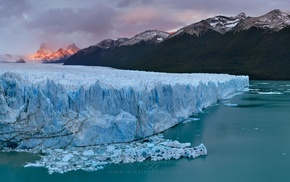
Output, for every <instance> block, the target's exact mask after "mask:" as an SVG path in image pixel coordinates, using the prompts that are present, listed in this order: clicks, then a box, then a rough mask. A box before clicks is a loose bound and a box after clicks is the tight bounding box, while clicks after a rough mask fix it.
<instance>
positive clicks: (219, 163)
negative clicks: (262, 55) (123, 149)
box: [0, 81, 290, 182]
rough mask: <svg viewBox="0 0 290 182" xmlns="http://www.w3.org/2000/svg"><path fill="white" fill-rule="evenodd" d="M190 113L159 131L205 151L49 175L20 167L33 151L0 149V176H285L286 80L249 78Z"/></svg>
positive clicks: (289, 88)
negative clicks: (241, 87)
mask: <svg viewBox="0 0 290 182" xmlns="http://www.w3.org/2000/svg"><path fill="white" fill-rule="evenodd" d="M193 117H194V118H195V119H193V121H191V122H185V123H182V124H180V125H178V126H176V127H174V128H171V129H170V130H168V131H166V132H164V136H165V138H169V139H174V140H178V141H180V142H191V143H192V145H193V146H196V145H199V144H200V143H204V144H205V146H206V147H207V149H208V155H207V156H204V157H199V158H197V159H180V160H170V161H158V162H151V161H145V162H144V163H133V164H114V165H107V166H105V168H104V169H103V170H99V171H95V172H85V171H73V172H68V173H65V174H55V173H54V174H52V175H49V174H48V173H47V170H46V169H44V168H24V167H23V165H24V164H25V163H26V162H27V161H33V160H36V159H37V158H38V157H37V156H35V155H31V154H25V153H15V152H12V153H0V176H1V178H2V180H1V181H3V182H8V181H9V182H10V181H11V182H12V181H15V182H21V181H29V182H31V181H42V182H58V181H62V182H63V181H70V182H71V181H82V182H86V181H90V182H98V181H106V182H110V181H124V182H125V181H126V182H127V181H138V182H145V181H146V182H147V181H148V182H149V181H150V182H155V181H156V182H157V181H167V182H171V181H180V182H181V181H198V182H207V181H209V182H212V181H214V182H225V181H235V182H239V181H241V182H245V181H247V182H250V181H253V182H264V181H279V182H284V181H285V182H286V181H287V182H288V181H290V172H289V170H290V140H289V139H290V81H251V83H250V90H249V91H248V92H245V93H243V94H240V95H237V96H235V97H234V98H232V99H230V100H224V101H220V102H219V103H217V104H216V105H214V106H211V107H209V108H207V109H205V110H204V111H203V112H202V113H199V114H197V115H195V116H193ZM196 118H197V119H196Z"/></svg>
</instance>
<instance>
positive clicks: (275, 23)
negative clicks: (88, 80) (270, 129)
mask: <svg viewBox="0 0 290 182" xmlns="http://www.w3.org/2000/svg"><path fill="white" fill-rule="evenodd" d="M288 40H290V15H289V14H287V13H284V12H282V11H280V10H278V9H276V10H273V11H271V12H269V13H267V14H265V15H262V16H258V17H249V16H246V14H245V13H240V14H238V15H237V16H232V17H227V16H215V17H212V18H208V19H205V20H201V21H199V22H197V23H193V24H191V25H188V26H185V27H183V28H181V29H179V30H178V31H176V32H175V33H172V34H169V33H166V32H162V31H158V30H147V31H145V32H142V33H140V34H137V35H136V36H134V37H132V38H129V39H128V38H121V39H117V40H111V39H107V40H104V41H101V42H100V43H98V44H96V45H94V46H90V47H88V48H85V49H82V50H80V51H78V52H77V53H76V54H74V55H72V56H71V57H69V58H68V59H67V60H66V62H65V63H64V64H65V65H88V66H109V67H114V68H119V69H133V70H145V71H159V72H177V73H184V72H186V73H188V72H189V73H193V72H198V73H208V72H209V73H229V74H246V75H249V76H250V78H251V79H263V80H265V79H271V80H273V79H280V80H286V79H290V74H289V73H290V51H289V47H290V42H289V41H288Z"/></svg>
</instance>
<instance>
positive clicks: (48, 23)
mask: <svg viewBox="0 0 290 182" xmlns="http://www.w3.org/2000/svg"><path fill="white" fill-rule="evenodd" d="M273 9H280V10H282V11H284V12H286V13H290V1H289V0H271V1H265V0H240V1H235V0H0V55H2V54H13V55H28V54H33V53H35V52H36V51H37V50H38V48H39V46H40V44H41V43H47V44H49V45H50V46H51V47H53V48H55V49H57V48H59V47H66V46H67V45H69V44H71V43H75V44H76V45H77V46H78V47H80V48H85V47H88V46H90V45H95V44H97V43H98V42H100V41H101V40H104V39H108V38H111V39H117V38H120V37H132V36H134V35H136V34H138V33H140V32H143V31H145V30H151V29H156V30H162V31H173V30H176V29H178V28H181V27H183V26H185V25H189V24H192V23H195V22H197V21H200V20H201V19H205V18H209V17H212V16H216V15H225V16H235V15H237V14H239V13H241V12H244V13H246V15H247V16H260V15H263V14H266V13H268V12H269V11H271V10H273Z"/></svg>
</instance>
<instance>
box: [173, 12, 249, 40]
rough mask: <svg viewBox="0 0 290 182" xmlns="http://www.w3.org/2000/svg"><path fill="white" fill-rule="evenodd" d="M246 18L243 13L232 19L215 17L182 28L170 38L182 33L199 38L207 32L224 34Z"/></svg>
mask: <svg viewBox="0 0 290 182" xmlns="http://www.w3.org/2000/svg"><path fill="white" fill-rule="evenodd" d="M248 18H249V17H247V16H246V14H245V13H240V14H238V15H237V16H233V17H226V16H215V17H212V18H208V19H205V20H201V21H200V22H197V23H193V24H191V25H188V26H186V27H183V28H181V29H179V30H178V31H177V32H175V33H174V34H172V35H170V38H172V37H175V36H178V35H181V34H184V33H186V34H189V35H195V36H200V35H202V34H203V33H205V32H207V31H209V30H212V31H216V32H219V33H221V34H224V33H226V32H228V31H231V30H232V29H233V28H234V27H235V26H236V25H237V24H238V23H240V22H242V21H244V20H246V19H248Z"/></svg>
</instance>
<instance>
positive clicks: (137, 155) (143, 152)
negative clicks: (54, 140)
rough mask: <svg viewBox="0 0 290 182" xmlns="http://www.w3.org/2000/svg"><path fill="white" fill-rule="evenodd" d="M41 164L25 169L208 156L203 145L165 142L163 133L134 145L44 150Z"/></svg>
mask: <svg viewBox="0 0 290 182" xmlns="http://www.w3.org/2000/svg"><path fill="white" fill-rule="evenodd" d="M42 153H44V155H42V156H41V159H40V160H39V161H36V162H34V163H28V164H26V165H25V167H45V168H47V169H48V173H49V174H52V173H65V172H68V171H73V170H79V169H82V170H85V171H96V170H99V169H103V168H104V165H107V164H113V163H114V164H117V163H133V162H143V161H144V160H151V161H159V160H170V159H179V158H181V157H187V158H196V157H198V156H202V155H207V149H206V147H205V146H204V145H203V144H200V145H199V146H196V147H191V144H190V143H180V142H178V141H172V140H169V139H164V138H163V136H162V135H161V134H159V135H156V136H152V137H149V138H146V139H143V140H139V141H134V142H131V143H118V144H109V145H97V146H88V147H78V148H76V147H71V148H68V149H65V150H59V149H43V150H42Z"/></svg>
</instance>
